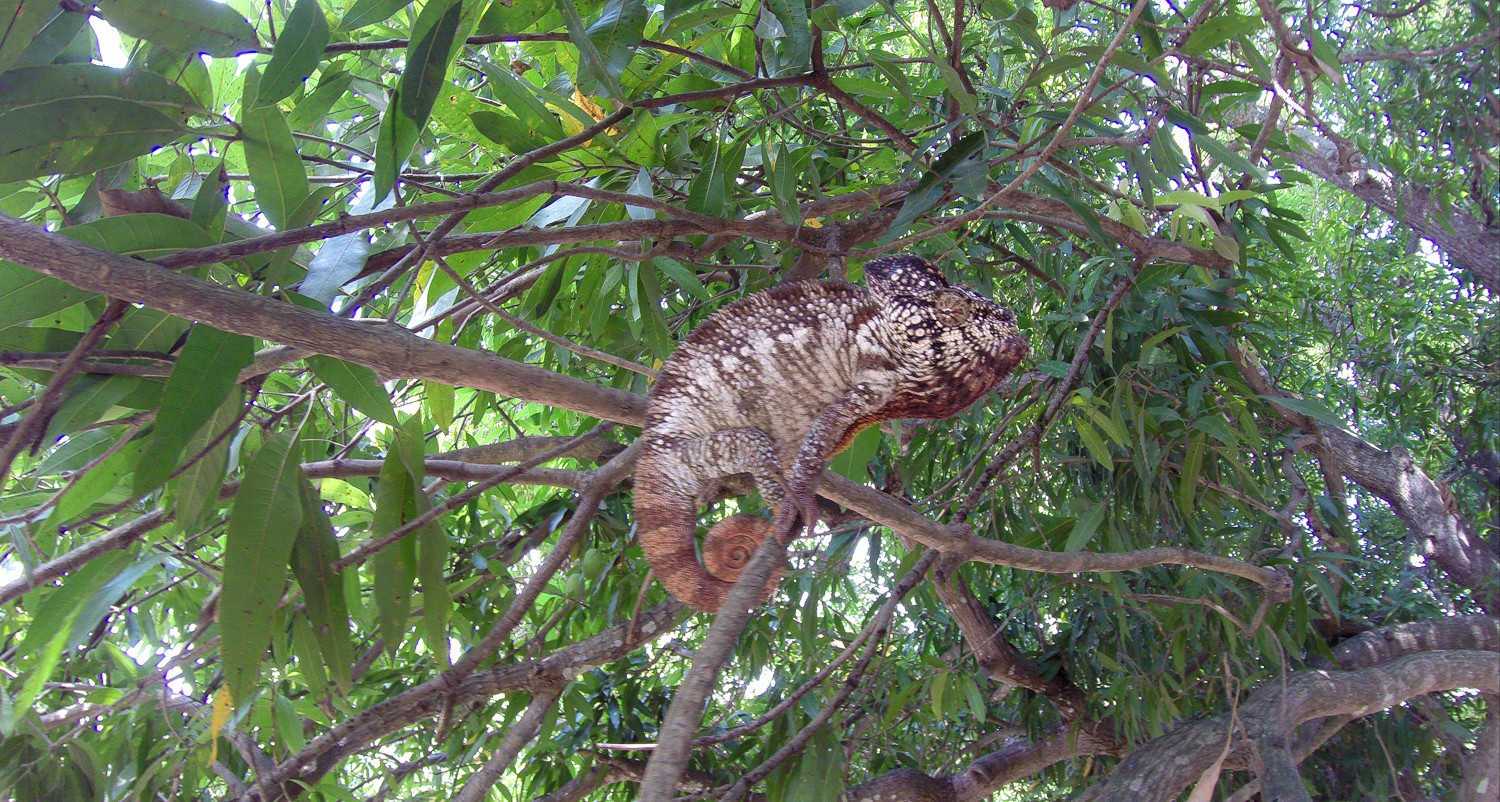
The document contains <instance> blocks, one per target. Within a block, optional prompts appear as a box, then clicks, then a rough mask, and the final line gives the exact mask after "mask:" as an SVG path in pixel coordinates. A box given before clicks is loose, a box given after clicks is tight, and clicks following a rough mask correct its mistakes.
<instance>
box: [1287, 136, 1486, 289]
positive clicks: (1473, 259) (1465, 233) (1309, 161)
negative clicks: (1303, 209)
mask: <svg viewBox="0 0 1500 802" xmlns="http://www.w3.org/2000/svg"><path fill="white" fill-rule="evenodd" d="M1323 143H1324V144H1325V145H1326V147H1318V148H1317V149H1312V148H1303V149H1302V150H1300V151H1297V152H1296V153H1295V154H1294V155H1295V156H1296V158H1297V161H1298V163H1300V164H1301V165H1302V166H1303V167H1304V168H1306V169H1307V170H1308V171H1309V172H1311V173H1313V174H1314V175H1317V176H1318V177H1319V178H1322V179H1323V180H1325V181H1327V182H1328V183H1330V184H1332V185H1333V186H1336V187H1338V188H1339V189H1342V190H1343V191H1345V192H1347V193H1349V194H1351V195H1353V196H1354V197H1356V198H1359V199H1360V200H1362V201H1364V202H1365V203H1368V204H1370V205H1372V206H1375V207H1376V208H1378V209H1380V210H1381V211H1383V212H1385V213H1386V214H1388V215H1390V217H1391V219H1392V220H1395V221H1396V222H1398V223H1400V224H1401V225H1404V226H1406V227H1407V228H1409V229H1411V230H1412V231H1413V232H1415V233H1416V234H1417V236H1419V237H1421V238H1423V239H1425V240H1427V241H1428V242H1431V243H1432V245H1433V247H1435V248H1437V249H1438V250H1439V251H1442V252H1443V254H1445V255H1446V256H1447V257H1448V260H1449V261H1451V262H1452V263H1453V264H1454V265H1455V266H1456V267H1460V268H1462V269H1464V270H1466V271H1468V273H1469V275H1470V276H1472V277H1473V278H1474V280H1475V281H1477V282H1478V283H1479V284H1480V285H1482V286H1483V287H1484V288H1485V289H1487V290H1489V291H1490V294H1492V295H1500V233H1496V232H1495V231H1492V230H1490V229H1489V228H1487V227H1486V226H1485V225H1484V223H1483V222H1481V221H1480V220H1479V219H1478V218H1476V217H1474V216H1473V215H1471V214H1469V213H1467V212H1463V211H1460V210H1457V209H1454V210H1452V211H1450V212H1449V213H1448V214H1446V215H1444V214H1443V212H1442V210H1441V209H1440V208H1438V205H1437V204H1436V203H1435V202H1433V199H1432V190H1430V189H1428V188H1427V187H1424V186H1421V185H1418V184H1413V183H1411V182H1408V181H1402V180H1401V179H1399V178H1396V177H1395V176H1392V175H1390V174H1389V173H1383V172H1379V171H1376V170H1370V169H1363V168H1359V167H1350V166H1346V165H1344V164H1341V163H1340V161H1339V160H1338V158H1337V156H1336V154H1335V153H1334V147H1333V144H1332V143H1329V142H1327V141H1326V140H1324V141H1323Z"/></svg>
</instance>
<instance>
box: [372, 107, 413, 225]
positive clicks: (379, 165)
mask: <svg viewBox="0 0 1500 802" xmlns="http://www.w3.org/2000/svg"><path fill="white" fill-rule="evenodd" d="M420 133H421V129H420V128H418V127H417V124H416V123H414V122H412V121H411V119H410V118H408V117H407V116H406V115H405V114H402V113H401V88H400V87H397V88H396V90H395V91H394V92H392V93H391V102H390V103H389V104H388V105H387V106H386V109H385V114H383V115H381V117H380V130H379V132H378V133H377V135H376V140H375V197H376V198H377V199H380V200H384V199H385V198H386V197H387V196H389V195H390V193H391V190H392V189H394V188H395V186H396V176H397V175H400V173H401V168H402V167H405V166H406V157H407V156H409V155H411V149H412V146H414V145H416V144H417V136H418V134H420Z"/></svg>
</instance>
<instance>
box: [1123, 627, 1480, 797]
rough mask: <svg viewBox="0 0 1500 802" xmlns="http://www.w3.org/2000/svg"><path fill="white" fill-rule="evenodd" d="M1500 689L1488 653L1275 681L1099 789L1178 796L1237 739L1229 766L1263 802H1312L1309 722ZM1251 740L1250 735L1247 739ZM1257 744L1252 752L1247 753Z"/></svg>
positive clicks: (1154, 746) (1143, 756)
mask: <svg viewBox="0 0 1500 802" xmlns="http://www.w3.org/2000/svg"><path fill="white" fill-rule="evenodd" d="M1497 686H1500V660H1497V659H1496V655H1495V653H1494V652H1490V651H1445V652H1427V653H1421V654H1413V655H1408V656H1406V657H1401V658H1398V659H1396V660H1393V661H1390V662H1388V663H1382V664H1380V665H1376V666H1371V667H1369V668H1364V669H1360V670H1357V671H1327V670H1311V671H1298V672H1295V673H1293V674H1289V675H1287V676H1286V677H1285V678H1284V679H1278V680H1272V681H1270V682H1268V683H1266V684H1265V685H1263V686H1261V687H1260V688H1259V689H1258V690H1256V691H1255V693H1253V694H1251V696H1250V698H1249V700H1247V701H1246V702H1245V703H1244V704H1243V705H1242V706H1241V707H1240V708H1239V709H1238V710H1237V711H1234V712H1231V713H1224V714H1221V715H1218V716H1215V717H1213V718H1210V719H1205V720H1202V721H1197V722H1194V723H1191V724H1187V725H1184V726H1181V727H1178V728H1177V729H1176V730H1173V731H1172V732H1170V733H1168V734H1166V735H1164V736H1162V737H1161V738H1158V739H1156V740H1155V741H1152V742H1151V743H1149V744H1147V745H1146V746H1144V747H1142V748H1140V749H1138V750H1136V751H1135V752H1133V753H1131V754H1130V756H1129V757H1127V758H1125V760H1124V761H1122V762H1121V763H1120V765H1119V767H1118V768H1117V769H1115V772H1114V774H1113V775H1111V776H1110V778H1109V780H1108V781H1106V782H1105V783H1104V785H1103V786H1101V788H1100V789H1099V793H1098V795H1097V799H1098V800H1099V802H1156V800H1162V801H1163V802H1165V800H1171V799H1176V798H1177V795H1178V794H1180V793H1181V792H1182V791H1183V790H1184V789H1186V788H1187V787H1188V786H1189V785H1190V784H1192V783H1193V782H1194V781H1196V780H1197V779H1198V778H1199V777H1200V776H1202V774H1203V772H1204V770H1206V769H1208V768H1209V767H1210V766H1211V765H1213V763H1214V762H1215V761H1216V760H1218V758H1219V755H1220V754H1222V753H1223V751H1224V744H1225V741H1226V739H1231V738H1232V739H1233V740H1232V741H1231V751H1230V761H1232V762H1234V763H1245V762H1248V763H1250V765H1252V766H1253V767H1254V768H1256V769H1257V774H1258V775H1259V777H1260V780H1261V783H1262V792H1261V798H1262V799H1267V800H1270V799H1277V800H1283V799H1307V796H1306V791H1304V790H1302V781H1301V778H1300V777H1299V776H1298V775H1297V772H1296V768H1295V767H1296V758H1295V757H1294V756H1293V755H1292V751H1291V748H1292V738H1293V735H1294V734H1295V730H1296V728H1297V727H1298V725H1300V724H1301V723H1302V722H1304V721H1308V720H1311V719H1315V718H1323V717H1330V716H1349V717H1351V718H1357V717H1359V716H1366V715H1369V714H1371V713H1374V712H1377V711H1380V710H1385V709H1387V708H1390V707H1393V706H1395V705H1397V704H1400V703H1401V702H1403V701H1405V700H1407V699H1410V698H1411V697H1413V696H1418V695H1421V694H1427V693H1434V692H1437V691H1444V690H1453V689H1456V688H1477V689H1479V690H1480V691H1483V692H1485V693H1494V691H1495V688H1496V687H1497ZM1246 736H1248V738H1247V737H1246ZM1252 744H1253V746H1254V752H1253V753H1250V754H1247V753H1246V752H1245V751H1244V750H1246V749H1247V748H1248V747H1250V746H1251V745H1252Z"/></svg>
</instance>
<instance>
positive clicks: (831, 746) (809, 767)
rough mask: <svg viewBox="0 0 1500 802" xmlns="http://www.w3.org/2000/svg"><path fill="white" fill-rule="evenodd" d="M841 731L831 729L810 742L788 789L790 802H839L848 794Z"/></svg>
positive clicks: (788, 800)
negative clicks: (841, 796)
mask: <svg viewBox="0 0 1500 802" xmlns="http://www.w3.org/2000/svg"><path fill="white" fill-rule="evenodd" d="M838 732H839V731H838V729H837V728H836V727H834V726H827V727H824V728H822V729H820V730H818V732H817V734H816V735H814V736H813V737H812V740H811V741H808V743H807V748H806V749H804V750H803V751H802V755H801V757H800V758H799V760H798V763H797V774H796V775H795V777H794V778H793V780H792V782H791V783H790V784H789V785H788V786H787V794H786V802H820V801H821V800H828V799H838V798H839V796H840V795H841V794H843V792H844V762H845V761H844V747H843V744H841V743H840V742H839V736H838Z"/></svg>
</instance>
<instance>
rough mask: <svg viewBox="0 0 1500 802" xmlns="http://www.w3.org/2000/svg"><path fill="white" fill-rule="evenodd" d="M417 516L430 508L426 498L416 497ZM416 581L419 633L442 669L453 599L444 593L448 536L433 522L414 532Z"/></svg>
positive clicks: (445, 591)
mask: <svg viewBox="0 0 1500 802" xmlns="http://www.w3.org/2000/svg"><path fill="white" fill-rule="evenodd" d="M417 498H418V499H419V500H420V502H421V503H419V505H418V510H419V511H420V512H426V511H427V508H428V507H429V506H430V505H429V503H428V502H427V498H426V496H423V495H421V494H418V495H417ZM417 540H418V543H417V578H418V579H419V580H420V581H421V583H422V630H423V632H424V634H425V638H424V640H425V641H426V643H427V648H428V650H429V651H431V652H432V653H433V654H434V655H435V656H437V658H438V661H439V662H441V663H442V664H443V665H445V666H446V665H448V618H449V616H450V615H451V614H452V609H453V595H452V594H451V593H450V592H449V591H448V579H447V575H448V533H447V532H445V531H443V527H441V526H439V525H438V524H437V523H436V522H434V523H430V524H428V525H426V526H424V527H422V528H421V529H419V530H417Z"/></svg>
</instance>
